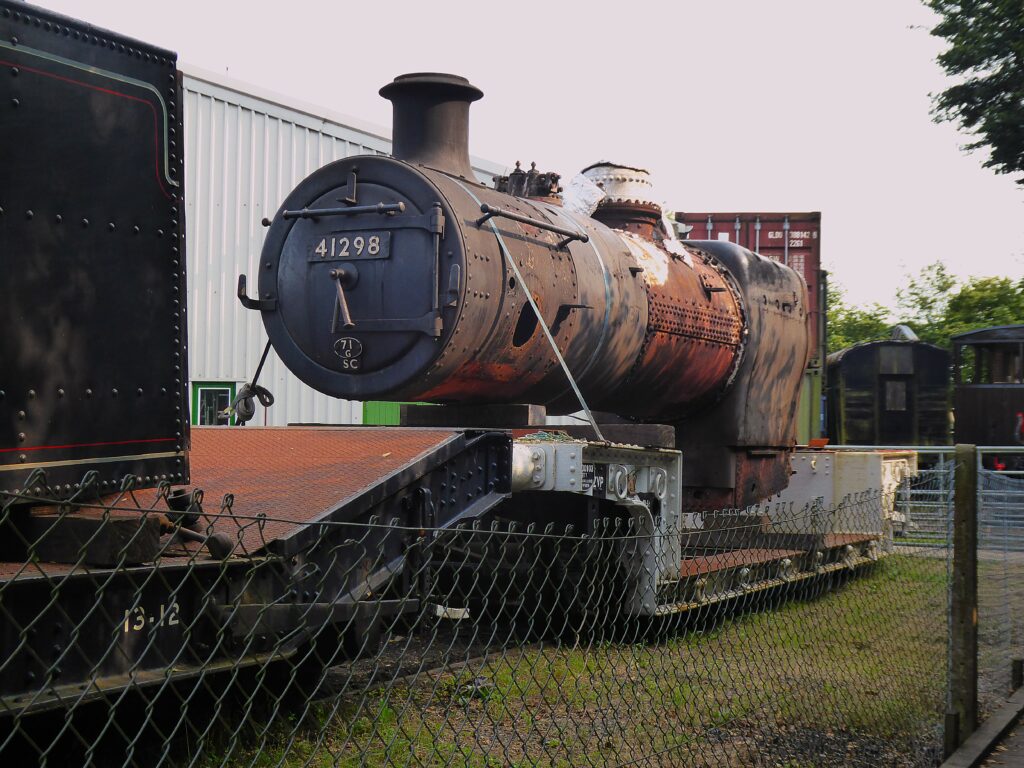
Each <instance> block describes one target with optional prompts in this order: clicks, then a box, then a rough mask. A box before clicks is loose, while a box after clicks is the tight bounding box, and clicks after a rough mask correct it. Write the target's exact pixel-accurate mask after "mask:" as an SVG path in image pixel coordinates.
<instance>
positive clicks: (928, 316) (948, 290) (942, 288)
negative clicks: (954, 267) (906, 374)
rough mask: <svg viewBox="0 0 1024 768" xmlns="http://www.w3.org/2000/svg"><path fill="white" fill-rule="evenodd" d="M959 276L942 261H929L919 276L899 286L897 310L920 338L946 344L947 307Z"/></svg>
mask: <svg viewBox="0 0 1024 768" xmlns="http://www.w3.org/2000/svg"><path fill="white" fill-rule="evenodd" d="M954 288H956V278H955V277H953V275H951V274H950V273H949V270H948V269H946V265H945V264H943V263H942V262H941V261H936V262H934V263H932V264H929V265H928V266H926V267H925V268H924V269H922V270H921V274H920V275H918V276H917V277H908V279H907V281H906V287H905V288H899V289H897V290H896V306H897V307H898V310H897V314H898V315H899V317H900V322H901V323H906V324H907V325H909V326H910V327H911V328H913V329H914V332H915V333H916V334H917V336H918V338H920V339H921V340H922V341H928V342H931V343H932V344H940V345H942V344H946V343H947V342H948V341H949V335H948V334H947V333H946V330H945V323H946V309H947V306H948V304H949V299H950V296H951V295H952V292H953V289H954Z"/></svg>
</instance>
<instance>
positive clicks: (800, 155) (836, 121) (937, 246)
mask: <svg viewBox="0 0 1024 768" xmlns="http://www.w3.org/2000/svg"><path fill="white" fill-rule="evenodd" d="M37 2H39V3H40V4H41V5H44V6H46V7H49V8H52V9H54V10H58V11H60V12H63V13H66V14H69V15H72V16H76V17H79V18H82V19H84V20H86V21H89V22H92V23H94V24H98V25H100V26H104V27H107V28H110V29H113V30H115V31H118V32H121V33H124V34H128V35H131V36H133V37H137V38H140V39H142V40H146V41H148V42H151V43H155V44H157V45H161V46H164V47H166V48H170V49H172V50H176V51H178V53H179V58H180V60H181V61H183V62H186V63H188V64H192V65H194V66H198V67H202V68H204V69H207V70H210V71H212V72H215V73H221V74H226V75H227V76H229V77H231V78H232V79H235V80H241V81H245V82H250V83H254V84H257V85H258V86H259V87H261V88H263V89H269V90H272V91H276V92H279V93H283V94H288V95H289V96H291V97H293V98H297V99H300V100H302V101H306V102H310V103H312V104H318V105H323V107H324V108H326V109H328V110H332V111H335V112H341V113H345V114H348V115H352V116H354V117H356V118H358V119H360V120H362V121H365V122H370V123H376V124H378V125H380V126H382V127H385V130H387V129H386V126H389V125H390V120H391V107H390V104H389V103H388V102H386V101H384V100H383V99H381V98H380V97H379V96H378V95H377V90H378V88H379V87H380V86H381V85H383V84H385V83H387V82H388V81H390V80H391V79H392V78H393V77H394V76H395V75H396V74H400V73H403V72H411V71H447V72H455V73H457V74H461V75H464V76H466V77H468V78H469V79H470V80H471V81H472V82H473V83H474V84H475V85H477V86H479V87H480V88H482V89H483V91H484V93H485V96H484V99H483V101H481V102H477V103H476V104H475V105H474V106H473V112H472V119H471V130H470V147H471V151H472V152H473V154H475V155H477V156H480V157H484V158H487V159H490V160H493V161H496V162H499V163H507V164H509V165H511V164H512V163H513V162H514V161H515V160H522V161H523V162H524V163H528V162H530V161H536V162H537V165H538V166H539V167H540V168H541V169H544V170H553V171H558V172H560V173H562V174H563V176H565V177H569V176H571V175H573V174H574V173H576V172H577V171H579V170H580V169H581V168H583V167H584V166H586V165H589V164H590V163H592V162H594V161H596V160H600V159H608V160H614V161H616V162H621V163H625V164H630V165H640V166H644V167H647V168H650V170H651V171H652V173H653V174H654V181H655V184H656V186H657V190H658V193H659V195H660V197H661V198H662V199H663V200H664V201H666V202H667V203H668V204H669V206H670V207H671V208H673V209H676V210H693V211H696V210H763V211H807V210H820V211H821V212H822V255H823V260H824V263H825V266H826V267H827V268H828V269H829V270H830V271H831V272H832V275H833V281H834V282H838V283H839V284H841V285H842V286H843V287H844V288H845V289H846V290H847V293H848V295H849V297H850V299H851V300H853V301H854V302H858V303H861V302H872V301H879V302H882V303H886V304H889V303H892V302H893V300H894V294H895V289H896V287H897V285H898V284H899V282H900V281H901V280H902V279H903V278H904V275H905V274H906V273H907V272H914V271H916V270H918V269H920V268H921V267H922V266H924V265H925V264H927V263H929V262H931V261H934V260H936V259H942V260H943V261H945V262H946V263H947V264H948V265H949V266H950V268H951V269H952V270H953V271H954V272H955V273H957V274H959V275H962V276H966V275H972V274H973V275H1009V276H1012V277H1014V278H1017V277H1020V276H1022V274H1024V190H1021V189H1018V188H1017V185H1014V183H1013V181H1012V180H1011V178H1009V177H1006V176H997V175H995V174H993V173H992V172H991V171H988V170H985V169H983V168H982V167H981V162H982V160H983V157H981V156H978V155H967V154H965V153H963V152H962V151H961V149H960V148H961V146H962V145H963V144H964V143H966V141H967V139H966V138H965V137H964V136H963V135H961V134H958V133H957V131H956V130H955V128H954V127H953V126H951V125H947V124H944V125H935V124H934V123H933V122H932V121H931V119H930V116H929V105H930V101H929V93H930V92H936V91H939V90H941V89H942V88H943V87H944V85H945V84H946V80H945V78H944V76H943V73H942V71H941V70H940V69H939V67H938V65H937V64H935V61H934V59H935V55H936V53H938V52H939V51H940V50H941V47H942V44H941V42H940V41H938V40H936V39H934V38H932V37H931V36H930V35H929V34H928V32H927V30H928V28H930V27H931V26H932V24H933V20H934V17H933V15H932V14H931V12H930V11H928V10H927V9H926V8H924V6H923V5H922V4H921V3H920V2H918V0H862V1H861V2H853V1H852V0H850V1H848V2H838V0H835V1H833V0H772V1H771V2H760V1H754V0H751V1H750V2H739V1H736V2H732V1H729V0H702V1H701V2H696V1H691V2H660V3H656V2H639V1H638V0H631V1H630V2H622V1H621V0H617V1H616V2H604V1H601V2H553V1H552V0H547V1H546V2H535V1H534V0H515V1H514V2H511V3H486V2H479V1H478V2H444V1H443V0H440V1H436V2H430V3H427V2H406V0H390V1H384V0H376V1H375V2H372V3H371V2H359V3H355V2H327V1H326V0H320V1H319V2H298V1H297V0H296V1H294V2H290V3H279V2H275V3H271V2H260V1H258V0H250V1H249V2H236V1H234V0H231V1H227V0H224V1H220V2H218V1H217V0H203V1H202V2H199V0H175V1H174V2H160V3H156V2H144V1H142V0H37Z"/></svg>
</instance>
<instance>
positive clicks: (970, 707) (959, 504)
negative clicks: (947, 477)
mask: <svg viewBox="0 0 1024 768" xmlns="http://www.w3.org/2000/svg"><path fill="white" fill-rule="evenodd" d="M954 472H955V475H954V492H953V580H952V584H951V592H952V596H951V597H952V599H951V604H950V610H951V611H952V619H953V620H952V622H951V625H950V628H951V636H950V638H949V642H950V662H951V663H950V671H949V685H950V694H951V695H950V701H951V704H952V706H951V711H950V712H949V713H948V714H947V717H946V722H947V727H948V726H949V725H950V724H951V723H950V721H951V720H954V721H955V722H956V723H957V734H956V737H955V738H954V739H950V738H947V739H946V748H947V750H948V749H949V746H950V744H951V743H955V745H956V746H960V745H961V744H963V743H964V741H966V740H967V737H968V736H970V735H971V733H973V732H974V729H975V728H977V727H978V464H977V448H976V447H975V446H973V445H958V446H956V454H955V463H954ZM951 716H952V717H951ZM947 756H948V755H947Z"/></svg>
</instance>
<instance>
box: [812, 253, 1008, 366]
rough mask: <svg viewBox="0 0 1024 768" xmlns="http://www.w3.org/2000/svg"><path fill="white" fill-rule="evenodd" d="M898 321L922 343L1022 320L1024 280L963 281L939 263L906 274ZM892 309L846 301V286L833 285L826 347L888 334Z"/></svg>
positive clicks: (900, 292) (899, 294)
mask: <svg viewBox="0 0 1024 768" xmlns="http://www.w3.org/2000/svg"><path fill="white" fill-rule="evenodd" d="M896 302H897V309H896V311H895V316H896V318H898V319H897V320H896V322H899V323H905V324H907V325H909V326H910V327H911V328H912V329H913V330H914V332H915V333H916V334H917V335H918V337H919V338H920V339H921V340H922V341H927V342H930V343H932V344H938V345H939V346H942V347H948V346H949V340H950V337H951V336H955V335H956V334H958V333H964V332H965V331H971V330H974V329H976V328H987V327H989V326H993V325H1018V324H1022V323H1024V279H1022V280H1019V281H1017V282H1014V281H1013V280H1011V279H1010V278H1008V277H971V278H968V280H967V281H966V282H964V283H962V284H961V283H959V282H958V281H957V279H956V278H955V277H954V276H953V275H952V274H950V272H949V270H948V269H947V268H946V266H945V264H943V263H942V262H941V261H936V262H934V263H933V264H929V265H928V266H927V267H925V268H924V269H923V270H921V272H920V274H918V275H916V276H913V277H908V278H907V279H906V280H905V287H904V288H901V289H899V290H898V291H897V292H896ZM890 327H891V322H890V316H889V310H887V309H886V308H885V307H882V306H880V305H878V304H872V305H869V306H868V307H866V308H864V309H860V308H857V307H850V306H849V305H847V304H846V302H845V300H844V296H843V292H842V289H840V288H839V287H838V286H835V284H832V285H830V286H829V297H828V351H829V352H834V351H836V350H839V349H844V348H845V347H848V346H850V345H852V344H856V343H858V342H861V341H875V340H877V339H885V338H888V337H889V328H890Z"/></svg>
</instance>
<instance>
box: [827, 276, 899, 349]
mask: <svg viewBox="0 0 1024 768" xmlns="http://www.w3.org/2000/svg"><path fill="white" fill-rule="evenodd" d="M826 312H827V323H828V352H829V354H831V353H832V352H837V351H838V350H840V349H845V348H846V347H849V346H852V345H854V344H857V343H858V342H861V341H876V340H878V339H885V338H888V337H889V326H890V322H889V310H888V309H886V308H885V307H883V306H882V305H881V304H870V305H868V306H867V307H866V308H863V309H862V308H860V307H851V306H850V305H848V304H847V303H846V298H845V295H844V293H843V290H842V288H840V287H839V286H838V285H834V284H833V285H830V286H829V291H828V306H827V308H826Z"/></svg>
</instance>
